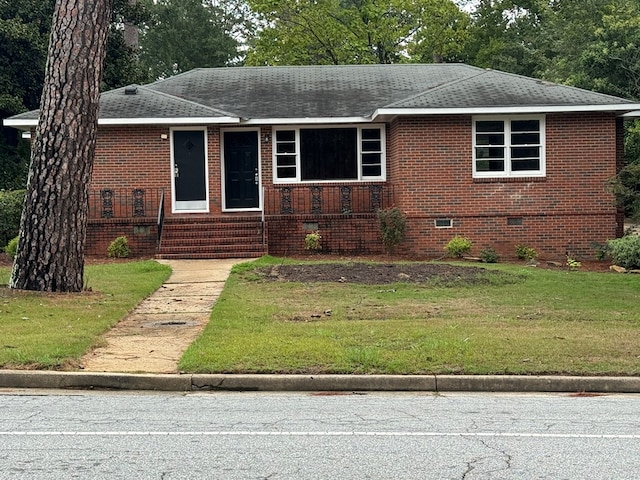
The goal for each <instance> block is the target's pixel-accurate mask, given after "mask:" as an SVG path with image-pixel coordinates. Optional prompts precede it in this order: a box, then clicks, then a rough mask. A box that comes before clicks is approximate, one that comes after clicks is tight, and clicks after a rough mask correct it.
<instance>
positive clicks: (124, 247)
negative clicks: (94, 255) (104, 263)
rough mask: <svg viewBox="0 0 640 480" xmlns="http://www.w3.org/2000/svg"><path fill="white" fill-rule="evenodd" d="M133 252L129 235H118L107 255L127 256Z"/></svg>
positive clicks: (114, 256) (115, 256) (112, 256)
mask: <svg viewBox="0 0 640 480" xmlns="http://www.w3.org/2000/svg"><path fill="white" fill-rule="evenodd" d="M130 253H131V249H130V248H129V241H128V240H127V237H124V236H122V237H118V238H116V239H115V240H114V241H113V242H111V243H110V244H109V248H107V255H108V256H109V257H111V258H127V257H128V256H129V254H130Z"/></svg>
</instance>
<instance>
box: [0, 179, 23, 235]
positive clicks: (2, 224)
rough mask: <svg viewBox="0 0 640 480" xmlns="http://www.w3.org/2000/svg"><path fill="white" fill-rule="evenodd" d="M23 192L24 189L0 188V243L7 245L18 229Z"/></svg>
mask: <svg viewBox="0 0 640 480" xmlns="http://www.w3.org/2000/svg"><path fill="white" fill-rule="evenodd" d="M24 194H25V191H24V190H11V191H5V190H0V245H7V244H8V243H9V240H11V239H12V238H13V237H15V236H16V235H18V232H19V231H20V216H21V215H22V205H23V204H24Z"/></svg>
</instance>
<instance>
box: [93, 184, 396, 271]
mask: <svg viewBox="0 0 640 480" xmlns="http://www.w3.org/2000/svg"><path fill="white" fill-rule="evenodd" d="M392 204H393V189H392V188H391V187H390V186H389V185H385V184H358V185H329V184H311V185H283V186H277V185H276V186H272V187H269V188H265V189H263V196H262V208H261V211H259V212H242V211H237V212H221V213H218V214H206V213H193V214H184V213H183V214H175V213H169V212H170V210H171V200H170V198H167V196H166V195H165V191H164V190H163V189H159V188H134V189H125V188H103V189H99V190H92V191H91V192H90V196H89V226H88V231H87V244H86V245H87V253H88V254H90V255H104V254H105V252H106V250H107V247H108V245H109V243H110V242H111V241H113V240H114V239H115V238H116V237H119V236H126V237H127V239H128V241H129V246H130V248H131V252H132V255H135V256H156V257H158V258H234V257H242V258H250V257H259V256H262V255H264V254H267V253H269V254H273V255H292V254H300V253H304V252H305V250H304V238H305V236H306V235H307V234H308V233H309V232H311V231H320V233H321V235H322V237H323V240H322V251H323V252H326V253H342V254H351V255H354V254H375V253H381V252H382V243H381V241H380V239H379V234H378V224H377V216H376V212H377V211H378V210H379V209H383V208H387V207H389V206H391V205H392Z"/></svg>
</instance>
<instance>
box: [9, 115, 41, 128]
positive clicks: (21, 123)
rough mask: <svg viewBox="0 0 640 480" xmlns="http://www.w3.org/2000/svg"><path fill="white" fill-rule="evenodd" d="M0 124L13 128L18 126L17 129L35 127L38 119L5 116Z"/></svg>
mask: <svg viewBox="0 0 640 480" xmlns="http://www.w3.org/2000/svg"><path fill="white" fill-rule="evenodd" d="M2 125H4V126H5V127H15V128H19V129H21V130H22V129H29V128H31V127H35V126H37V125H38V120H35V119H33V118H30V119H24V120H23V119H16V120H11V119H10V118H5V119H4V120H3V121H2Z"/></svg>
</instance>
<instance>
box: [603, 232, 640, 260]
mask: <svg viewBox="0 0 640 480" xmlns="http://www.w3.org/2000/svg"><path fill="white" fill-rule="evenodd" d="M607 245H608V246H609V254H610V255H611V259H612V260H613V263H614V264H615V265H618V266H620V267H624V268H640V235H627V236H625V237H622V238H616V239H615V240H609V241H608V242H607Z"/></svg>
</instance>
